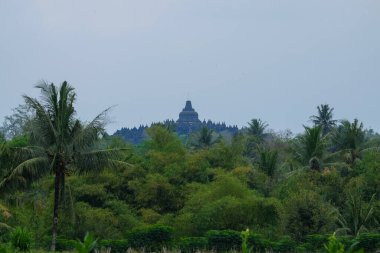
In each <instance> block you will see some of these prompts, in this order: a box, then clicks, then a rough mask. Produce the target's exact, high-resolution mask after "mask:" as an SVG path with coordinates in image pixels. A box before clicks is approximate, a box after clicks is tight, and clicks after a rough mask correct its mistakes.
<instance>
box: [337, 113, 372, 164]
mask: <svg viewBox="0 0 380 253" xmlns="http://www.w3.org/2000/svg"><path fill="white" fill-rule="evenodd" d="M364 141H365V133H364V130H363V123H361V122H359V120H358V119H355V120H354V121H353V122H352V123H351V122H349V121H348V120H344V121H342V123H341V125H340V126H339V127H338V128H337V130H336V131H335V132H334V135H333V143H334V145H335V147H336V148H337V149H340V150H343V151H347V152H348V159H347V160H348V162H349V163H351V164H353V163H354V162H355V161H356V159H357V158H359V157H360V153H361V151H363V150H361V148H362V145H363V143H364Z"/></svg>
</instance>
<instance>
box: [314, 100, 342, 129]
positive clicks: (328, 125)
mask: <svg viewBox="0 0 380 253" xmlns="http://www.w3.org/2000/svg"><path fill="white" fill-rule="evenodd" d="M317 109H318V115H314V116H311V117H310V119H311V120H312V121H313V123H314V125H316V126H322V129H323V135H326V134H328V133H329V132H330V131H331V130H332V129H333V128H334V127H335V126H336V122H337V121H336V120H334V119H333V111H334V108H332V107H330V106H329V105H328V104H321V105H320V106H318V107H317Z"/></svg>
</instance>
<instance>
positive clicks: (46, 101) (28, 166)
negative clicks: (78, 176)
mask: <svg viewBox="0 0 380 253" xmlns="http://www.w3.org/2000/svg"><path fill="white" fill-rule="evenodd" d="M36 88H38V89H40V91H41V100H40V101H39V100H37V99H35V98H32V97H29V96H24V99H25V102H26V104H27V105H28V106H30V108H32V109H33V110H34V113H35V115H34V118H33V120H32V128H31V133H30V136H31V137H30V138H31V144H32V145H31V146H28V147H24V148H21V149H19V150H18V153H19V154H23V157H24V158H25V159H24V161H23V162H21V163H20V164H18V165H17V166H14V167H12V168H11V169H10V170H9V172H8V173H7V174H6V176H5V177H4V179H3V180H2V181H1V182H0V189H7V188H8V187H9V186H10V185H12V182H14V181H17V180H20V178H21V179H22V180H21V181H25V182H31V181H33V180H35V179H37V178H40V177H42V176H43V175H46V174H49V173H51V174H53V176H54V208H53V225H52V243H51V251H55V246H56V238H57V228H58V217H59V215H58V214H59V213H58V212H59V207H60V202H61V201H62V199H63V194H64V188H65V178H66V176H67V175H68V174H70V173H74V172H78V173H83V172H90V171H99V170H100V169H102V168H104V167H105V166H109V165H111V164H116V163H117V162H116V160H114V158H115V155H117V154H118V153H119V151H120V150H114V149H110V150H107V149H101V148H99V147H97V146H96V144H97V141H98V140H99V138H100V137H101V135H102V134H104V133H105V130H104V127H105V124H106V113H107V112H108V109H107V110H105V111H103V112H102V113H100V114H99V115H98V116H97V117H96V118H95V119H94V120H93V121H91V122H90V123H88V124H82V123H81V122H80V121H79V120H78V119H77V118H76V117H75V116H76V111H75V109H74V102H75V100H76V94H75V92H74V88H73V87H72V86H70V85H69V84H68V83H67V82H66V81H65V82H63V83H62V85H61V86H60V87H56V86H55V85H54V84H53V83H52V84H47V83H45V82H43V83H41V84H39V85H37V86H36ZM25 154H26V155H25Z"/></svg>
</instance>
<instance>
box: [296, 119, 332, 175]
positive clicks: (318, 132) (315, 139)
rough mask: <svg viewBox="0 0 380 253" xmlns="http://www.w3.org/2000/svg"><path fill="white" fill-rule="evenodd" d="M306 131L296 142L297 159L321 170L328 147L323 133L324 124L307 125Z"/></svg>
mask: <svg viewBox="0 0 380 253" xmlns="http://www.w3.org/2000/svg"><path fill="white" fill-rule="evenodd" d="M304 128H305V133H304V134H303V135H302V136H300V137H299V138H298V140H297V141H296V143H295V155H296V159H297V160H298V161H299V162H301V163H302V164H304V165H306V164H308V165H309V166H310V168H311V169H316V170H319V169H320V167H321V161H322V159H323V157H324V153H325V148H326V137H325V136H323V134H322V126H315V127H306V126H304Z"/></svg>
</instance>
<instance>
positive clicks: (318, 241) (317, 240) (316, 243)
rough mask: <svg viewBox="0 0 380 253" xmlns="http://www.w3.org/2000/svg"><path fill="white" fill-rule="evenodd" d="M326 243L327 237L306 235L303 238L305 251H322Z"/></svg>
mask: <svg viewBox="0 0 380 253" xmlns="http://www.w3.org/2000/svg"><path fill="white" fill-rule="evenodd" d="M328 241H329V236H328V235H318V234H316V235H308V236H306V238H305V247H306V249H307V250H316V249H323V248H324V245H325V244H326V243H327V242H328Z"/></svg>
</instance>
